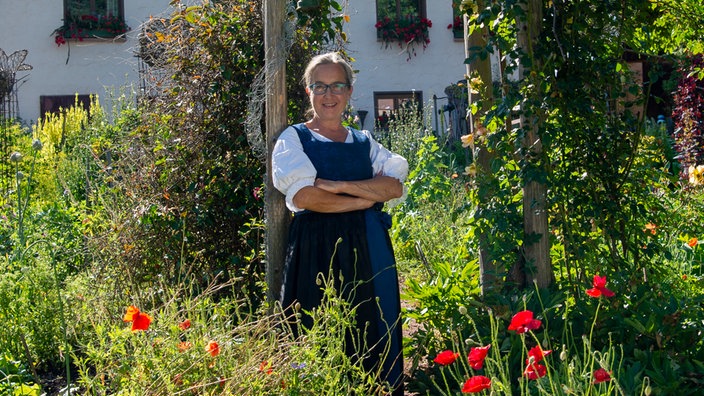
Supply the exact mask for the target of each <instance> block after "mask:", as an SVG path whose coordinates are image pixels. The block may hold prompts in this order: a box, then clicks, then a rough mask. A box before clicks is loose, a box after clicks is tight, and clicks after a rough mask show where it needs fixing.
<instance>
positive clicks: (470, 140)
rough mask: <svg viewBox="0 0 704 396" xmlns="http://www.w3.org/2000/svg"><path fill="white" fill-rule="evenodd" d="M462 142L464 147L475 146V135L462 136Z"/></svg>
mask: <svg viewBox="0 0 704 396" xmlns="http://www.w3.org/2000/svg"><path fill="white" fill-rule="evenodd" d="M460 140H461V141H462V147H469V146H471V145H472V144H474V135H472V134H471V133H470V134H469V135H462V136H460Z"/></svg>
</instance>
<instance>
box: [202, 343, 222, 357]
mask: <svg viewBox="0 0 704 396" xmlns="http://www.w3.org/2000/svg"><path fill="white" fill-rule="evenodd" d="M205 351H206V352H208V353H209V354H210V356H213V357H215V356H217V355H219V354H220V345H218V343H217V342H215V341H210V342H209V343H208V345H206V346H205Z"/></svg>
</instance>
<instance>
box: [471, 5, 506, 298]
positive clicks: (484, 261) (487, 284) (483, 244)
mask: <svg viewBox="0 0 704 396" xmlns="http://www.w3.org/2000/svg"><path fill="white" fill-rule="evenodd" d="M476 4H477V7H478V8H479V9H483V8H484V2H483V1H482V0H480V1H477V3H476ZM468 28H469V15H467V14H465V15H464V51H465V57H466V58H469V56H470V55H471V53H470V48H473V47H485V46H486V45H487V38H488V35H489V32H488V30H489V29H488V28H487V27H486V26H485V27H483V28H481V29H475V30H474V32H473V33H472V34H471V35H470V34H469V31H468ZM466 72H467V73H466V74H467V77H468V80H467V97H468V100H469V106H470V108H471V107H472V104H473V103H474V102H476V101H481V103H482V107H481V108H480V109H479V110H478V112H477V114H472V112H467V122H468V124H469V128H468V130H469V131H470V133H471V134H472V135H473V136H474V144H475V148H474V151H473V153H472V156H473V160H474V165H475V166H476V170H477V180H478V182H479V183H481V182H482V181H483V180H484V179H486V175H487V174H488V173H489V172H491V159H492V155H491V153H490V152H489V150H488V147H486V137H482V136H481V131H478V130H477V125H478V124H477V123H476V122H475V121H476V120H479V119H481V118H482V117H483V116H484V115H485V114H486V112H487V111H488V110H489V109H490V108H491V106H492V104H493V102H494V95H493V88H492V83H493V81H492V76H491V57H489V56H487V57H486V58H485V59H481V58H476V59H475V60H473V61H472V62H470V63H467V64H466ZM475 75H478V76H479V78H480V79H481V80H482V83H483V84H482V88H483V89H482V90H481V92H478V93H477V94H476V95H475V94H474V91H475V87H473V86H472V84H471V83H470V82H471V79H472V78H473V77H474V76H475ZM478 191H480V194H479V204H478V205H479V206H480V207H483V206H485V205H486V204H487V202H488V201H489V199H490V197H489V196H488V195H490V194H491V193H490V191H489V190H488V189H486V188H480V189H478ZM482 191H484V192H485V193H482ZM490 244H491V235H489V234H487V233H486V232H482V233H481V234H480V235H479V285H480V287H481V291H482V295H485V296H486V295H487V294H489V293H491V292H494V291H496V290H499V289H500V287H501V278H500V276H499V275H500V269H499V267H498V263H497V262H496V261H494V260H492V259H491V258H490V257H489V248H490Z"/></svg>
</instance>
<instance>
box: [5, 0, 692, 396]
mask: <svg viewBox="0 0 704 396" xmlns="http://www.w3.org/2000/svg"><path fill="white" fill-rule="evenodd" d="M321 3H322V4H323V5H324V7H321V8H319V9H312V10H308V11H307V12H306V13H305V14H302V15H301V16H300V17H299V19H298V20H297V24H296V25H295V27H294V30H295V35H294V38H293V40H292V41H291V44H290V48H289V49H288V51H289V53H288V57H287V58H286V68H287V76H290V77H288V81H287V84H288V92H289V95H290V96H289V98H288V102H289V103H288V114H289V119H290V120H298V119H301V117H302V114H303V113H304V110H305V106H306V100H307V98H306V97H305V96H301V93H300V91H301V90H300V89H299V88H300V87H299V86H298V85H297V84H298V81H297V79H296V77H297V76H300V75H302V68H303V67H304V65H305V62H306V61H307V59H308V58H309V57H310V54H313V53H316V52H320V51H323V50H329V49H331V48H333V49H336V50H339V51H342V52H344V41H345V37H344V35H342V34H341V31H342V25H343V23H344V21H345V18H344V15H342V14H341V13H342V10H343V8H342V7H341V5H340V4H339V3H338V2H336V1H334V0H321ZM586 3H589V2H586ZM642 3H643V2H636V1H625V2H619V3H618V4H616V3H615V2H600V3H599V5H593V4H582V2H569V3H567V2H566V3H565V4H562V3H559V2H553V3H550V4H544V5H543V9H542V10H541V15H542V18H538V21H539V25H541V26H542V29H539V30H540V32H538V33H536V36H535V38H534V41H532V42H533V43H536V45H533V46H528V47H526V46H523V45H522V44H524V42H523V41H522V39H521V34H522V33H521V32H533V30H532V29H520V28H518V24H516V23H515V22H516V21H524V22H525V21H526V20H527V18H524V17H525V16H526V15H527V14H526V12H525V8H523V3H521V2H514V1H503V2H490V3H487V4H484V3H483V2H462V7H463V9H462V12H463V13H466V14H467V15H468V16H469V18H468V19H467V20H466V25H467V29H468V30H469V32H470V34H471V33H477V34H478V37H479V39H480V40H484V41H482V42H483V44H481V45H476V46H474V47H472V48H473V49H472V51H471V53H470V54H469V56H468V58H467V63H468V64H471V65H473V66H476V67H474V68H473V70H475V71H476V74H475V73H472V74H471V75H468V76H467V80H466V84H465V85H464V86H460V88H462V89H466V92H468V98H469V96H472V97H473V98H474V99H473V101H472V102H471V104H470V110H471V116H472V117H471V119H472V121H473V122H472V129H471V131H472V132H471V133H470V134H468V135H464V136H462V138H461V139H460V140H457V141H454V140H452V139H450V138H448V135H447V134H445V133H443V131H436V130H433V128H432V122H431V121H430V120H431V118H430V113H432V110H430V107H429V106H426V104H419V105H420V106H419V107H422V108H423V111H421V112H419V111H416V110H414V109H410V108H409V109H408V110H405V111H402V112H399V113H398V114H396V115H395V117H394V118H393V119H392V120H390V121H389V123H388V125H386V128H385V129H384V130H381V129H380V130H378V131H376V132H375V133H376V136H377V138H378V140H379V141H380V142H382V143H383V144H384V145H385V146H387V147H389V148H390V149H391V150H393V151H395V152H397V153H399V154H402V155H403V156H405V157H406V158H407V159H408V161H409V165H410V174H409V177H408V180H407V182H406V187H407V190H408V194H407V197H406V199H405V200H404V201H403V202H402V203H400V204H398V205H397V206H394V207H388V208H387V210H388V211H389V213H390V214H391V215H392V218H393V227H392V229H391V233H392V235H391V237H392V240H393V243H394V247H395V253H396V258H397V264H398V270H399V275H400V278H401V279H400V283H401V290H402V296H401V298H402V305H403V317H404V323H403V326H404V340H403V344H404V345H403V346H404V358H405V365H404V366H405V373H406V381H405V390H406V394H407V395H459V394H472V393H475V394H483V395H672V394H678V395H696V394H700V393H701V389H702V387H704V268H703V267H704V246H702V241H704V137H703V135H702V132H703V129H704V123H703V122H702V115H701V114H702V111H704V69H703V66H704V59H703V58H702V56H701V55H697V54H698V53H701V52H702V48H701V47H697V45H699V46H700V45H701V41H700V40H701V35H700V34H698V33H697V30H696V29H695V27H690V26H688V25H687V23H680V24H679V26H678V28H679V29H681V30H680V31H679V33H680V35H679V36H670V35H669V34H668V35H667V37H668V40H664V39H663V37H665V35H666V33H665V30H664V29H665V27H668V26H672V23H669V24H668V23H667V21H668V20H669V21H670V22H672V20H673V19H669V18H675V19H674V20H680V21H681V20H682V19H677V18H679V17H680V16H681V15H678V14H676V13H677V12H680V11H681V10H683V9H684V10H686V9H687V8H686V7H684V8H681V7H679V6H680V5H681V4H679V3H678V4H677V5H674V4H673V5H672V8H667V7H665V6H664V5H667V4H670V3H668V2H662V3H661V4H660V5H661V6H663V7H664V8H662V9H658V8H657V7H651V6H650V5H649V3H648V4H642ZM646 3H647V2H646ZM684 3H685V5H686V6H691V7H700V8H701V7H702V6H701V5H697V4H695V2H691V4H690V2H684ZM663 4H664V5H663ZM328 6H329V7H328ZM323 9H325V10H332V12H331V13H330V12H328V11H325V12H323V11H322V10H323ZM677 10H680V11H677ZM701 11H702V12H704V10H701ZM261 12H262V2H261V1H252V2H242V1H223V2H214V3H205V4H202V5H199V6H192V7H188V8H184V9H181V10H180V11H179V12H177V13H175V14H174V15H172V16H171V18H170V19H168V20H164V21H162V22H163V25H164V26H167V27H168V29H165V30H164V32H165V33H160V34H159V35H158V37H157V36H155V37H154V39H153V40H151V42H153V43H156V44H158V50H159V56H160V59H163V60H167V61H165V62H163V63H160V67H163V69H164V72H162V73H161V74H163V75H165V76H168V78H167V79H166V81H168V82H165V83H164V84H163V86H162V91H161V92H159V94H153V95H149V96H145V95H141V96H140V95H137V94H135V91H134V90H133V89H131V88H130V87H124V88H121V89H117V90H116V91H115V92H113V97H112V98H111V99H112V100H111V101H110V103H112V104H113V105H112V106H111V107H110V108H105V107H104V106H103V105H102V104H101V100H100V99H101V98H99V97H93V98H92V102H91V105H90V107H89V108H84V107H83V106H82V105H80V104H79V102H78V100H77V101H76V105H75V106H73V107H70V108H67V109H63V111H62V112H61V113H59V114H55V115H47V116H46V117H45V118H44V119H42V120H39V122H37V123H36V124H33V125H32V126H28V125H27V124H26V123H25V122H23V121H22V120H2V124H0V131H1V132H2V134H1V135H2V139H3V147H5V148H7V155H5V156H4V157H3V158H0V191H1V192H2V195H1V196H0V204H1V205H2V208H3V210H2V212H0V253H2V254H1V256H0V320H1V321H2V323H3V326H0V394H3V395H5V394H7V395H37V396H38V395H42V394H47V395H71V394H74V395H108V394H110V395H351V394H354V395H381V394H384V389H383V386H384V384H379V383H378V382H379V381H378V380H377V378H378V374H379V373H376V372H368V371H365V370H364V369H363V367H362V366H361V364H360V363H359V361H360V359H353V358H351V357H349V356H347V355H346V354H345V353H344V351H345V345H344V344H345V340H346V335H347V333H348V331H349V329H351V328H353V326H354V323H351V318H352V317H353V315H351V312H352V311H353V310H354V309H355V307H354V306H351V305H350V303H349V302H348V301H345V299H343V298H342V297H341V296H340V293H339V291H338V290H336V289H335V287H334V282H332V279H331V278H329V277H328V278H324V279H327V281H326V280H323V281H322V282H321V285H320V286H321V288H322V289H323V290H324V291H325V299H324V301H323V303H322V304H321V306H320V307H319V309H317V310H315V311H314V312H312V313H311V315H312V317H313V325H312V327H311V328H310V329H307V330H306V331H304V332H303V334H301V335H299V336H294V332H292V331H291V329H290V327H289V326H290V321H291V318H287V317H284V316H283V315H282V314H281V313H280V311H279V310H277V309H275V307H273V306H272V304H270V302H269V301H268V299H267V292H268V280H267V274H266V266H267V257H266V246H267V232H266V231H267V229H266V225H267V218H266V213H267V210H266V209H267V208H266V198H267V194H270V191H267V188H266V183H265V180H264V178H263V177H262V175H264V174H265V171H266V166H265V165H266V150H262V146H261V140H262V136H261V134H262V132H261V129H262V127H263V126H264V123H263V121H262V120H261V119H259V120H256V119H255V120H254V122H252V119H251V114H252V113H253V109H255V110H256V109H257V106H261V101H260V102H257V100H261V98H259V97H257V95H254V94H251V92H253V91H254V90H253V89H252V81H258V80H260V76H261V74H260V71H261V70H263V66H264V49H263V45H262V43H263V16H262V14H261ZM531 12H535V10H532V11H531ZM528 15H530V13H528ZM623 15H628V17H621V16H623ZM616 16H619V17H618V18H617V17H616ZM528 26H532V27H535V25H530V24H528ZM644 26H648V27H649V29H646V28H644ZM693 26H694V25H693ZM658 29H661V30H658ZM687 29H690V30H687ZM688 34H689V35H688ZM693 37H694V38H693ZM696 37H699V39H696ZM678 40H681V41H678ZM148 41H149V40H148ZM243 43H246V45H242V44H243ZM683 43H688V44H687V45H685V44H683ZM232 48H237V51H236V52H234V53H233V51H232ZM526 48H529V49H528V50H526ZM494 50H496V51H501V53H502V54H503V55H505V58H504V59H506V62H504V63H503V64H502V70H501V72H502V73H501V75H502V79H501V80H500V81H492V79H491V77H489V78H487V77H486V74H484V71H485V70H486V69H485V68H484V66H486V63H485V62H486V61H487V59H489V56H488V54H489V53H490V52H491V51H494ZM633 53H638V54H639V59H641V60H642V59H647V61H648V62H647V64H648V65H649V69H648V70H647V73H645V76H647V78H645V79H639V77H638V76H637V75H636V74H635V73H633V72H632V71H631V70H630V69H629V67H628V62H627V60H626V59H627V58H628V57H629V56H631V55H632V54H633ZM653 54H657V56H655V55H653ZM526 65H528V69H524V68H525V67H526ZM514 73H525V78H520V79H511V78H510V77H509V76H511V75H514ZM655 88H658V89H659V91H658V92H662V94H656V89H655ZM247 93H249V94H247ZM652 105H655V106H656V107H658V108H659V109H663V112H662V117H660V118H657V117H650V116H648V115H647V111H646V109H648V108H649V107H650V106H652ZM259 111H261V109H259ZM350 115H351V116H350V119H349V123H350V124H351V125H354V122H355V120H354V117H353V115H354V109H351V111H350ZM257 133H259V136H257ZM526 142H528V143H529V144H526ZM536 142H540V145H539V146H540V147H537V146H538V145H536V144H535V143H536ZM541 188H542V190H541ZM531 191H533V192H534V191H542V192H543V194H542V195H540V194H538V195H536V196H537V197H538V198H535V199H533V200H532V201H531V200H530V199H529V200H526V196H527V194H528V193H529V192H531ZM540 197H542V198H540ZM540 199H543V201H540ZM539 204H540V205H543V206H544V210H542V209H541V210H538V209H536V208H537V207H538V206H539ZM531 205H535V206H531ZM538 212H540V213H538ZM526 213H535V215H536V216H538V215H541V216H542V215H544V216H545V225H546V227H547V228H546V230H547V232H546V233H545V234H535V233H530V232H526V230H527V228H526V224H527V220H526ZM541 243H544V246H545V247H546V249H547V250H546V260H545V262H547V263H549V265H548V266H547V271H546V267H544V266H541V265H540V263H537V262H536V261H535V260H534V259H533V257H535V255H534V254H533V253H532V249H534V248H535V247H536V246H541ZM540 279H543V280H547V281H548V282H547V284H543V283H542V281H539V280H540ZM366 352H367V351H366V350H365V349H364V348H363V347H360V349H359V351H358V353H359V354H360V356H362V355H364V354H365V353H366Z"/></svg>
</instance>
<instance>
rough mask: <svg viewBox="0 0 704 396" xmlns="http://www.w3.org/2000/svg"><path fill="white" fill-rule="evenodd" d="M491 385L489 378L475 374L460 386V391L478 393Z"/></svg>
mask: <svg viewBox="0 0 704 396" xmlns="http://www.w3.org/2000/svg"><path fill="white" fill-rule="evenodd" d="M490 387H491V379H489V377H485V376H483V375H476V376H474V377H472V378H470V379H468V380H467V381H466V382H465V383H464V385H463V386H462V393H479V392H481V391H483V390H484V389H489V388H490Z"/></svg>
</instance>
